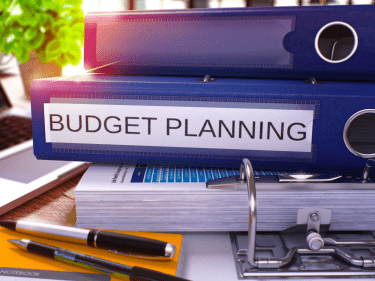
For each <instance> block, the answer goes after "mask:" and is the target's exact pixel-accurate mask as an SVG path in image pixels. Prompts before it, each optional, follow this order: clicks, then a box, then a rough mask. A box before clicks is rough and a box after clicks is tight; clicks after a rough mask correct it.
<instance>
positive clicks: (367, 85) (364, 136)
mask: <svg viewBox="0 0 375 281" xmlns="http://www.w3.org/2000/svg"><path fill="white" fill-rule="evenodd" d="M374 93H375V84H374V83H371V82H350V83H348V82H337V81H336V82H335V81H333V82H332V81H326V82H324V83H322V84H309V83H306V82H305V81H297V80H268V79H265V80H262V79H233V78H218V79H216V80H214V81H211V82H202V79H197V78H194V77H166V76H161V77H157V76H107V75H82V76H75V77H65V78H63V79H62V78H50V79H41V80H35V81H34V82H33V84H32V90H31V105H32V118H33V138H34V153H35V155H36V157H37V158H38V159H55V160H79V161H90V162H119V163H121V162H123V163H128V164H129V163H131V164H150V165H151V164H156V165H157V164H161V165H164V164H166V165H174V164H176V165H185V166H211V167H212V166H232V167H236V168H238V167H239V165H240V163H241V161H242V159H243V158H244V157H247V158H249V159H250V160H251V161H252V163H253V165H254V167H255V168H257V169H259V168H267V169H278V170H283V169H294V170H295V169H298V170H300V169H314V170H325V171H327V170H340V171H341V170H350V171H352V169H356V170H361V169H362V168H363V166H364V165H365V161H366V160H365V159H363V157H364V158H371V157H374V156H375V145H374V144H375V109H374V108H375V95H374ZM348 124H349V125H348Z"/></svg>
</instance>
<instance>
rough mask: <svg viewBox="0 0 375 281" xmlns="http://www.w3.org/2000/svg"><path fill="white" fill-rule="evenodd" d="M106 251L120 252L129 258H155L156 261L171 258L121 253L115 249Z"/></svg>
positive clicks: (169, 258)
mask: <svg viewBox="0 0 375 281" xmlns="http://www.w3.org/2000/svg"><path fill="white" fill-rule="evenodd" d="M108 251H109V252H112V253H115V254H120V255H124V256H128V257H131V258H137V259H145V260H156V261H169V260H171V259H172V258H171V257H166V256H164V257H162V256H150V255H142V254H132V253H123V252H119V251H117V250H108Z"/></svg>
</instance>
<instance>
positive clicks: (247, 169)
mask: <svg viewBox="0 0 375 281" xmlns="http://www.w3.org/2000/svg"><path fill="white" fill-rule="evenodd" d="M240 180H242V181H246V185H247V191H248V196H249V234H248V247H247V259H248V263H249V264H250V265H251V266H254V267H257V263H256V262H255V236H256V228H257V208H256V192H255V177H254V171H253V167H252V166H251V163H250V161H249V159H247V158H244V159H243V160H242V164H241V169H240Z"/></svg>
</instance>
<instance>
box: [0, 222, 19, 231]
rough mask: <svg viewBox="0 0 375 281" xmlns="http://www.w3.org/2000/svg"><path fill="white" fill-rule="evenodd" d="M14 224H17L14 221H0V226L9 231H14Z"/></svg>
mask: <svg viewBox="0 0 375 281" xmlns="http://www.w3.org/2000/svg"><path fill="white" fill-rule="evenodd" d="M16 224H17V222H16V221H14V220H3V221H0V226H2V227H5V228H7V229H10V230H16Z"/></svg>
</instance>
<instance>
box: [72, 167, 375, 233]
mask: <svg viewBox="0 0 375 281" xmlns="http://www.w3.org/2000/svg"><path fill="white" fill-rule="evenodd" d="M238 174H239V170H238V169H226V168H195V167H194V168H192V167H190V168H187V167H172V166H171V167H165V166H146V165H139V166H129V165H121V164H120V165H118V164H100V163H98V164H92V166H91V167H90V168H89V169H88V171H87V172H86V173H85V175H84V176H83V178H82V179H81V181H80V183H79V185H78V186H77V188H76V202H77V225H78V226H79V227H82V228H104V229H122V230H126V229H132V230H135V231H155V232H181V231H247V230H248V215H249V202H248V195H247V190H226V189H208V188H206V181H207V180H212V179H217V178H223V177H228V176H233V175H238ZM256 176H257V177H258V178H259V180H258V181H257V182H256V186H257V208H258V225H257V229H258V231H282V230H285V229H287V228H291V227H293V226H294V225H295V224H296V220H297V212H298V210H299V209H303V208H307V207H320V208H326V207H327V206H329V208H330V209H331V210H332V221H333V223H332V224H331V230H346V231H350V230H352V231H354V230H363V229H365V230H369V229H371V230H375V216H374V215H373V214H374V213H375V206H374V204H373V202H374V200H375V189H374V188H373V186H374V183H372V184H371V183H370V184H362V185H361V184H358V183H357V184H355V183H354V182H350V183H349V184H348V183H343V182H341V183H328V184H325V185H319V184H315V185H313V186H311V184H310V186H309V185H305V186H302V188H301V187H300V186H299V187H296V186H295V185H294V186H293V184H290V183H289V184H281V183H278V182H275V180H272V179H274V178H275V177H276V176H275V173H270V172H264V171H259V172H257V173H256ZM265 179H271V180H270V181H268V182H266V180H265Z"/></svg>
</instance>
